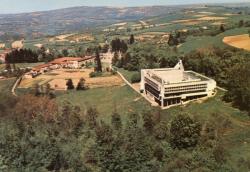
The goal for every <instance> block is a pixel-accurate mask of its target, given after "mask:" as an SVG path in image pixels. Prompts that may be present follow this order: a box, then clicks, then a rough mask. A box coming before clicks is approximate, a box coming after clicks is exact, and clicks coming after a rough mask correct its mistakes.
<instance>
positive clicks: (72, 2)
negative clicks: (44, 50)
mask: <svg viewBox="0 0 250 172" xmlns="http://www.w3.org/2000/svg"><path fill="white" fill-rule="evenodd" d="M239 1H240V2H250V0H0V4H1V5H0V14H4V13H5V14H6V13H21V12H33V11H45V10H52V9H60V8H67V7H74V6H119V7H120V6H149V5H176V4H196V3H225V2H229V3H236V2H239Z"/></svg>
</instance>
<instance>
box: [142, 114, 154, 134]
mask: <svg viewBox="0 0 250 172" xmlns="http://www.w3.org/2000/svg"><path fill="white" fill-rule="evenodd" d="M142 117H143V127H144V128H145V130H146V131H147V132H149V133H151V132H152V131H153V128H154V126H155V123H154V121H153V116H152V114H151V113H150V112H145V113H143V116H142Z"/></svg>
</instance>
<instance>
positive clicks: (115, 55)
mask: <svg viewBox="0 0 250 172" xmlns="http://www.w3.org/2000/svg"><path fill="white" fill-rule="evenodd" d="M118 61H119V55H118V52H115V53H114V57H113V58H112V65H116V63H117V62H118Z"/></svg>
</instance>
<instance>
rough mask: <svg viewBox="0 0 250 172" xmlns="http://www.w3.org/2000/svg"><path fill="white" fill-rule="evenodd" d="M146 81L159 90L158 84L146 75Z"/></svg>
mask: <svg viewBox="0 0 250 172" xmlns="http://www.w3.org/2000/svg"><path fill="white" fill-rule="evenodd" d="M145 82H146V83H148V84H150V85H151V86H152V87H154V88H155V89H156V90H158V84H156V83H154V82H153V81H151V80H150V79H148V78H146V77H145Z"/></svg>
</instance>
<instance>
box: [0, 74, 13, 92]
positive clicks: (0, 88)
mask: <svg viewBox="0 0 250 172" xmlns="http://www.w3.org/2000/svg"><path fill="white" fill-rule="evenodd" d="M15 81H16V79H15V78H10V79H5V80H0V94H2V93H8V92H9V91H10V90H11V87H12V85H13V84H14V83H15Z"/></svg>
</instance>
